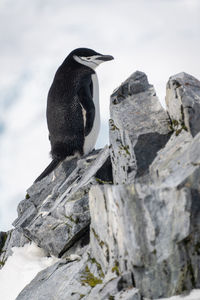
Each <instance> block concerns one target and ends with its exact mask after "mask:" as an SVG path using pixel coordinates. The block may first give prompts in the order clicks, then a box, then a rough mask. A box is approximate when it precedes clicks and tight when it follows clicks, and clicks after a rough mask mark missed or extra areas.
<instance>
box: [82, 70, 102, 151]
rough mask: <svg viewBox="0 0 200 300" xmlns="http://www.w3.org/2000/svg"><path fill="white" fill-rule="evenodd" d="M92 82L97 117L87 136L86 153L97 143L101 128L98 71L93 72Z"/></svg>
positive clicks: (84, 147)
mask: <svg viewBox="0 0 200 300" xmlns="http://www.w3.org/2000/svg"><path fill="white" fill-rule="evenodd" d="M92 83H93V101H94V106H95V118H94V123H93V127H92V130H91V131H90V133H89V134H88V135H87V136H86V137H85V141H84V146H83V152H84V154H88V153H90V152H91V151H92V150H93V149H94V146H95V144H96V141H97V138H98V135H99V130H100V108H99V83H98V78H97V75H96V73H95V74H92Z"/></svg>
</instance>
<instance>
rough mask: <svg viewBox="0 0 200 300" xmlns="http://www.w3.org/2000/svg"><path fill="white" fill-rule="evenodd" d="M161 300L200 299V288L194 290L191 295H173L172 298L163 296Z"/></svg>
mask: <svg viewBox="0 0 200 300" xmlns="http://www.w3.org/2000/svg"><path fill="white" fill-rule="evenodd" d="M157 300H158V299H157ZM159 300H200V290H192V291H191V293H190V294H189V295H185V296H184V295H180V296H173V297H170V298H162V299H159Z"/></svg>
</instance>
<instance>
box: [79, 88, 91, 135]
mask: <svg viewBox="0 0 200 300" xmlns="http://www.w3.org/2000/svg"><path fill="white" fill-rule="evenodd" d="M91 92H92V91H91V82H89V83H87V84H84V86H82V87H81V88H80V90H79V93H78V94H79V99H80V103H81V105H82V106H83V108H84V109H85V111H86V125H85V136H87V135H88V134H89V133H90V131H91V130H92V127H93V123H94V118H95V106H94V102H93V99H92V94H91Z"/></svg>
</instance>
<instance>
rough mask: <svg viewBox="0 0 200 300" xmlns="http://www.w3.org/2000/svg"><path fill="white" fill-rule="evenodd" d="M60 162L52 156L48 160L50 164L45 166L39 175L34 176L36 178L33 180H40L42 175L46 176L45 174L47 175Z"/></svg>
mask: <svg viewBox="0 0 200 300" xmlns="http://www.w3.org/2000/svg"><path fill="white" fill-rule="evenodd" d="M60 162H61V160H60V159H58V158H54V159H53V160H52V161H51V162H50V164H49V165H48V166H47V167H46V169H45V170H44V171H43V172H42V173H41V174H40V176H38V177H37V178H36V180H35V181H34V183H35V182H38V181H40V180H41V179H43V178H44V177H46V176H47V175H49V174H50V173H51V172H52V171H53V170H54V169H55V168H56V167H57V166H58V164H59V163H60Z"/></svg>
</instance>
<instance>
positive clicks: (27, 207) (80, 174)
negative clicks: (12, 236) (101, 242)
mask: <svg viewBox="0 0 200 300" xmlns="http://www.w3.org/2000/svg"><path fill="white" fill-rule="evenodd" d="M108 157H109V149H108V147H105V148H104V149H103V150H102V151H100V152H98V151H96V152H94V153H91V154H90V155H88V156H86V157H83V158H82V159H79V160H77V159H72V160H70V161H69V160H67V159H66V160H65V161H64V162H63V163H61V165H60V166H59V167H58V168H57V169H56V170H55V172H53V173H55V174H50V175H49V176H47V177H45V178H44V179H43V180H41V182H38V183H35V184H34V185H33V186H32V187H31V188H30V189H29V190H28V191H27V195H28V196H27V197H26V199H25V200H23V201H22V202H20V204H19V206H18V218H17V219H16V220H15V221H14V223H13V225H14V226H15V227H16V228H17V229H18V231H21V232H23V234H24V235H25V236H27V237H28V238H29V239H31V240H33V241H34V242H35V243H36V244H37V245H39V246H40V247H42V248H43V249H45V250H46V251H47V252H48V253H50V254H52V255H55V256H59V257H61V256H62V255H63V254H64V253H65V252H66V251H67V250H68V249H69V248H70V247H72V246H73V245H75V244H76V242H78V241H79V240H80V238H81V237H83V239H84V238H85V234H86V232H87V231H88V229H89V223H90V213H89V207H88V191H89V188H90V186H91V184H95V183H97V182H96V179H95V174H96V173H97V171H99V169H101V167H102V166H103V165H104V163H105V162H106V161H107V159H108ZM104 173H105V171H104ZM87 241H88V239H87ZM81 243H82V244H84V240H83V241H82V242H81Z"/></svg>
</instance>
